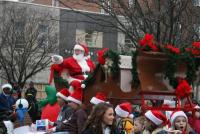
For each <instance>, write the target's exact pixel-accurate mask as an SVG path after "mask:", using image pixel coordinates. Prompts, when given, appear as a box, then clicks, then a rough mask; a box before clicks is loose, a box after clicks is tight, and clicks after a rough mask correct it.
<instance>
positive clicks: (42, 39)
mask: <svg viewBox="0 0 200 134" xmlns="http://www.w3.org/2000/svg"><path fill="white" fill-rule="evenodd" d="M38 33H39V35H38V39H37V41H38V45H40V46H47V45H48V26H47V25H44V24H39V26H38Z"/></svg>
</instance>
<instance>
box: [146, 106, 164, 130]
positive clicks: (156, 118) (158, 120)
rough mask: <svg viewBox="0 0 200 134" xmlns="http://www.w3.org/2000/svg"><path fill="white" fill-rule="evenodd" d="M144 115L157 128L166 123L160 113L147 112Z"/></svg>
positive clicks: (154, 111) (155, 111)
mask: <svg viewBox="0 0 200 134" xmlns="http://www.w3.org/2000/svg"><path fill="white" fill-rule="evenodd" d="M144 115H145V117H146V118H147V119H149V120H150V121H152V122H153V123H154V124H155V125H157V126H159V125H161V124H163V123H166V121H167V118H166V116H165V115H164V114H163V113H162V112H161V111H157V110H148V111H147V112H146V113H145V114H144Z"/></svg>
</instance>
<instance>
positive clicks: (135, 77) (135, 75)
mask: <svg viewBox="0 0 200 134" xmlns="http://www.w3.org/2000/svg"><path fill="white" fill-rule="evenodd" d="M138 53H139V52H138V51H132V69H131V73H132V83H133V87H135V88H136V89H137V88H138V87H139V85H140V80H139V77H138V72H137V56H138Z"/></svg>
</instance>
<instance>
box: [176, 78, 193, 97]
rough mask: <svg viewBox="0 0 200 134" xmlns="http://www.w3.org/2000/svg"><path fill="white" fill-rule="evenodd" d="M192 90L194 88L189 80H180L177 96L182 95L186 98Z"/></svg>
mask: <svg viewBox="0 0 200 134" xmlns="http://www.w3.org/2000/svg"><path fill="white" fill-rule="evenodd" d="M191 91H192V88H191V87H190V85H189V84H188V82H187V81H186V80H184V79H183V80H179V84H178V86H177V87H176V91H175V93H176V96H178V97H180V98H184V97H186V96H189V95H190V93H191Z"/></svg>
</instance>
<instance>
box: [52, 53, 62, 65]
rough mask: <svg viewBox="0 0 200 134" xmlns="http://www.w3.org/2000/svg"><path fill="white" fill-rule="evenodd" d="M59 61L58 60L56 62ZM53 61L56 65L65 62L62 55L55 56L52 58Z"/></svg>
mask: <svg viewBox="0 0 200 134" xmlns="http://www.w3.org/2000/svg"><path fill="white" fill-rule="evenodd" d="M56 59H58V60H56ZM51 61H52V62H53V63H54V64H61V63H62V62H63V57H62V56H60V55H53V56H52V57H51Z"/></svg>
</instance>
